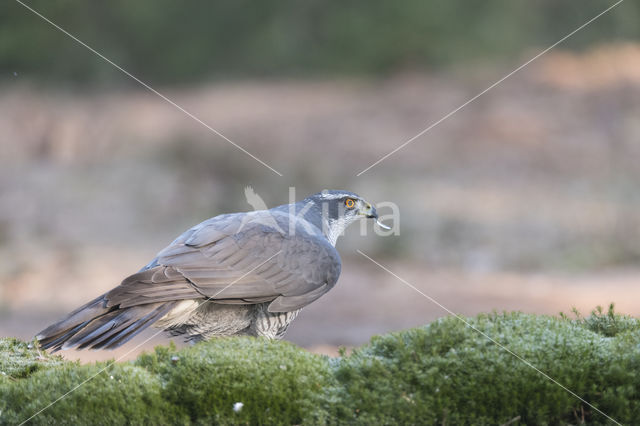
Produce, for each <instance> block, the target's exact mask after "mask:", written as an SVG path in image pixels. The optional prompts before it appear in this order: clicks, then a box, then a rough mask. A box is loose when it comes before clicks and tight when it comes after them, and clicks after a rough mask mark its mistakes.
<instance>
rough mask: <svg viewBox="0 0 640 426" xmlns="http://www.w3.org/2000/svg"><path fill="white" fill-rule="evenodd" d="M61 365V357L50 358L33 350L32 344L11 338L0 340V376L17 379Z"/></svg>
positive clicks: (35, 349) (41, 352)
mask: <svg viewBox="0 0 640 426" xmlns="http://www.w3.org/2000/svg"><path fill="white" fill-rule="evenodd" d="M62 363H64V360H63V359H62V357H59V356H51V355H49V354H47V353H46V352H44V351H41V350H39V349H37V348H35V346H34V344H32V343H25V342H21V341H20V340H18V339H12V338H7V339H0V376H4V377H7V378H9V379H19V378H22V377H26V376H28V375H29V374H31V373H34V372H36V371H38V370H40V369H43V368H48V367H52V366H56V365H61V364H62Z"/></svg>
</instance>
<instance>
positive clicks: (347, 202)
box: [344, 198, 356, 209]
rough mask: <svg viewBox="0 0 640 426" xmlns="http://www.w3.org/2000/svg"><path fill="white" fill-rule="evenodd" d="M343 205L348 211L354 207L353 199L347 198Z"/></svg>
mask: <svg viewBox="0 0 640 426" xmlns="http://www.w3.org/2000/svg"><path fill="white" fill-rule="evenodd" d="M344 205H345V206H346V207H347V208H348V209H352V208H354V207H355V206H356V202H355V201H354V200H353V198H347V199H346V200H344Z"/></svg>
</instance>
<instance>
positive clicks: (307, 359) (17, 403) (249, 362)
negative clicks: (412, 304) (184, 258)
mask: <svg viewBox="0 0 640 426" xmlns="http://www.w3.org/2000/svg"><path fill="white" fill-rule="evenodd" d="M464 320H465V321H468V325H467V324H465V323H464V322H463V321H461V320H460V319H459V318H455V317H445V318H441V319H440V320H437V321H434V322H433V323H431V324H428V325H426V326H424V327H419V328H414V329H410V330H406V331H402V332H397V333H392V334H389V335H384V336H378V337H374V338H373V339H372V340H371V342H370V343H369V344H367V345H365V346H363V347H361V348H359V349H356V350H355V351H354V352H353V353H351V354H349V355H346V354H343V356H342V357H340V358H329V357H326V356H320V355H314V354H310V353H308V352H306V351H304V350H302V349H300V348H298V347H296V346H294V345H292V344H290V343H287V342H270V341H265V340H261V339H251V338H230V339H218V340H213V341H209V342H204V343H200V344H197V345H195V346H192V347H189V348H186V349H181V350H178V349H176V348H175V347H158V348H156V350H155V351H154V352H152V353H149V354H143V355H141V356H140V357H138V359H137V360H135V361H132V362H127V363H96V364H94V365H80V364H78V363H75V362H68V361H64V360H62V358H60V357H57V356H55V355H53V356H52V355H48V354H46V353H43V352H42V351H40V350H38V348H37V347H33V346H32V345H29V344H27V343H24V342H20V341H17V340H14V339H3V340H0V424H16V423H20V422H22V421H24V420H27V419H28V418H29V417H31V416H32V415H34V414H36V413H38V411H39V410H41V409H43V408H46V407H47V406H48V405H49V404H50V403H52V402H54V401H56V400H57V399H58V398H60V399H59V401H57V402H55V403H54V404H53V405H51V406H50V407H48V408H46V409H45V410H44V411H42V412H41V413H39V414H37V415H36V416H35V417H33V418H32V419H30V421H29V424H92V425H93V424H124V423H131V424H174V423H179V424H188V423H193V424H327V423H328V424H393V423H401V424H513V425H516V424H536V425H538V424H613V422H612V421H611V420H610V419H608V418H607V417H605V416H604V415H603V414H601V413H600V412H598V410H600V411H602V412H603V413H606V415H607V416H609V417H610V418H612V419H615V421H617V422H621V423H633V421H635V419H638V418H640V375H639V373H638V372H639V371H640V346H639V345H640V337H639V336H640V333H639V332H640V321H639V320H637V319H635V318H631V317H628V316H624V315H620V314H616V313H615V312H614V311H613V307H610V309H609V310H608V311H603V310H602V309H596V310H595V311H593V312H592V313H591V315H589V316H587V317H583V316H581V315H579V314H577V315H575V316H571V317H569V316H567V315H561V316H560V317H549V316H538V315H529V314H523V313H518V312H514V313H491V314H482V315H479V316H477V317H475V318H465V319H464ZM487 336H489V337H490V338H491V339H493V340H494V342H492V341H491V340H489V339H488V338H487ZM496 343H499V344H500V345H503V346H504V348H508V349H509V351H512V353H510V352H508V351H507V350H505V349H504V348H502V347H500V346H499V345H497V344H496ZM519 358H521V359H519ZM523 360H526V362H524V361H523ZM532 367H535V368H532ZM536 369H539V370H540V371H536ZM542 373H544V374H546V375H548V376H549V377H551V378H553V379H555V380H556V381H557V382H558V384H562V385H563V386H566V388H568V389H570V390H571V391H572V392H575V393H576V394H577V395H579V396H580V397H581V398H582V399H583V400H584V401H581V400H580V399H579V398H577V397H576V396H574V395H572V394H571V393H570V392H568V391H567V390H565V389H563V388H562V387H561V386H559V385H558V384H557V383H554V382H553V381H552V380H550V379H549V378H547V377H545V375H544V374H542ZM69 391H71V392H69ZM67 393H68V394H67ZM61 397H62V398H61ZM585 401H586V402H585ZM587 402H588V403H587ZM594 407H597V409H598V410H596V409H594Z"/></svg>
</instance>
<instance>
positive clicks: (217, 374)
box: [136, 337, 333, 424]
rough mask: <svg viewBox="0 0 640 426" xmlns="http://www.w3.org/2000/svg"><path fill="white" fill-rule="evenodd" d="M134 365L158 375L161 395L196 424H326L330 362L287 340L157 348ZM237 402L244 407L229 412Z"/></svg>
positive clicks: (236, 340)
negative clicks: (162, 386)
mask: <svg viewBox="0 0 640 426" xmlns="http://www.w3.org/2000/svg"><path fill="white" fill-rule="evenodd" d="M136 365H139V366H142V367H145V368H146V369H148V370H149V371H151V372H153V373H154V374H157V375H158V376H159V377H160V378H161V380H162V382H163V383H164V384H165V386H164V388H163V391H162V395H163V397H164V398H165V399H166V400H167V401H170V402H171V403H172V404H174V405H175V406H179V407H180V408H181V410H183V411H184V412H185V413H186V414H187V415H188V416H189V417H190V419H191V420H192V421H193V422H194V423H199V424H215V423H223V424H228V423H234V424H300V423H324V422H325V421H326V413H325V412H324V411H323V407H325V406H326V403H325V400H324V395H325V391H326V389H327V388H329V387H330V385H331V384H332V383H333V377H332V374H331V371H330V368H329V358H328V357H325V356H318V355H313V354H310V353H308V352H306V351H304V350H302V349H300V348H298V347H296V346H294V345H292V344H290V343H288V342H272V341H268V340H264V339H253V338H248V337H245V338H232V339H217V340H212V341H209V342H203V343H200V344H198V345H195V346H193V347H190V348H187V349H183V350H181V351H178V352H177V351H175V350H171V349H167V348H156V350H155V352H154V353H152V354H150V355H142V356H141V357H139V358H138V360H137V361H136ZM236 403H242V409H240V410H238V411H237V412H236V411H234V410H233V407H234V405H235V404H236Z"/></svg>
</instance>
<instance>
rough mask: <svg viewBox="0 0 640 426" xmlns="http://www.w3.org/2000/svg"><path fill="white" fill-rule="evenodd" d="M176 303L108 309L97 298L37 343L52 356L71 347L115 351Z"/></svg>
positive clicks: (45, 332) (49, 329) (44, 333)
mask: <svg viewBox="0 0 640 426" xmlns="http://www.w3.org/2000/svg"><path fill="white" fill-rule="evenodd" d="M176 303H177V302H161V303H150V304H146V305H138V306H132V307H127V308H120V307H119V306H111V307H107V299H106V298H105V297H104V296H100V297H98V298H96V299H94V300H92V301H91V302H89V303H87V304H86V305H84V306H81V307H80V308H78V309H76V310H75V311H73V312H72V313H70V314H69V315H68V316H67V317H66V318H64V319H62V320H61V321H59V322H57V323H55V324H53V325H51V326H49V327H47V328H46V329H44V330H43V331H41V332H40V333H38V335H37V336H36V339H38V340H39V341H40V344H41V346H42V347H43V348H44V349H53V351H54V352H55V351H58V350H60V349H69V348H74V347H78V348H79V349H84V348H92V349H101V348H108V349H114V348H117V347H118V346H121V345H123V344H124V343H126V342H127V341H129V340H130V339H131V338H133V337H134V336H136V335H137V334H138V333H140V332H141V331H142V330H144V329H145V328H147V327H148V326H150V325H151V324H153V323H154V322H155V321H157V320H158V319H160V318H162V317H163V316H164V315H165V314H166V313H167V312H169V311H170V310H171V309H173V308H174V307H175V305H176Z"/></svg>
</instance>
